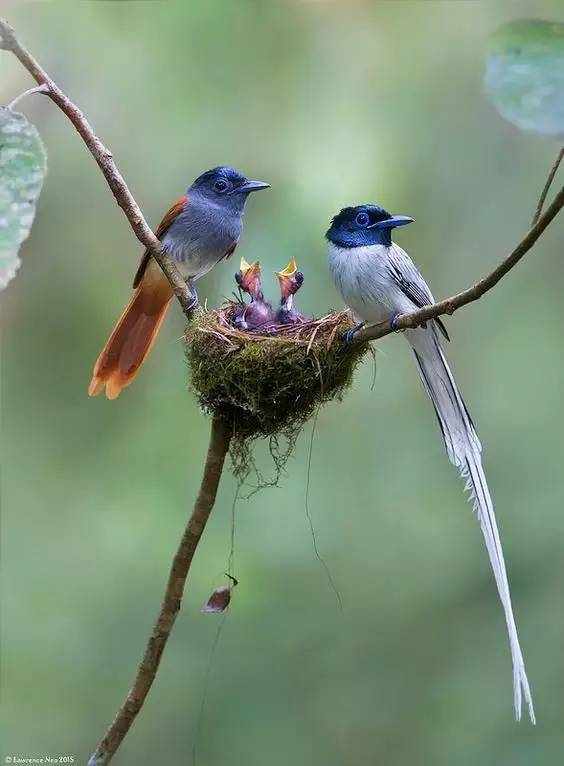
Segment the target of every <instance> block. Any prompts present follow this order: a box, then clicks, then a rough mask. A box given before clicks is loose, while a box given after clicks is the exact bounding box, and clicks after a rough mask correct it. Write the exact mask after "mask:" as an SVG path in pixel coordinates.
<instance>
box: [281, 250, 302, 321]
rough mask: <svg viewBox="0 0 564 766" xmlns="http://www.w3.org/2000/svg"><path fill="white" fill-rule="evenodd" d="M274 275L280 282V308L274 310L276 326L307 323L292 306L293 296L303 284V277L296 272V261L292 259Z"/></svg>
mask: <svg viewBox="0 0 564 766" xmlns="http://www.w3.org/2000/svg"><path fill="white" fill-rule="evenodd" d="M275 274H276V276H277V277H278V281H279V282H280V306H279V307H278V309H277V310H276V314H275V321H276V322H277V323H278V324H298V323H300V322H307V320H308V317H306V316H304V315H303V314H301V313H300V312H299V311H298V310H297V309H296V307H295V306H294V295H295V294H296V293H297V292H298V290H299V289H300V287H301V286H302V285H303V283H304V275H303V273H302V272H301V271H298V267H297V264H296V259H295V258H292V260H291V261H290V263H289V264H288V265H287V266H286V268H285V269H284V270H283V271H276V272H275Z"/></svg>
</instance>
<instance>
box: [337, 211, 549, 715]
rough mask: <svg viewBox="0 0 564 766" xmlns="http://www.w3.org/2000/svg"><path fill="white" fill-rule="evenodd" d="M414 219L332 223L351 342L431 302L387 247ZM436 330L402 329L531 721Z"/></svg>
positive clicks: (398, 254) (493, 526) (501, 578)
mask: <svg viewBox="0 0 564 766" xmlns="http://www.w3.org/2000/svg"><path fill="white" fill-rule="evenodd" d="M412 221H413V219H412V218H408V217H407V216H393V215H390V213H388V212H387V211H386V210H384V209H383V208H381V207H379V206H378V205H359V206H356V207H346V208H343V210H341V212H340V213H339V214H338V215H336V216H335V217H334V218H333V220H332V222H331V226H330V227H329V230H328V231H327V234H326V237H327V239H328V241H329V268H330V271H331V274H332V276H333V279H334V280H335V285H336V287H337V289H338V290H339V292H340V293H341V295H342V296H343V298H344V300H345V303H346V304H347V306H348V307H349V308H350V309H352V311H353V312H354V314H355V315H356V316H357V317H358V319H359V320H360V322H359V324H358V325H356V326H355V327H354V328H353V329H352V330H350V331H349V332H348V333H347V340H348V341H352V339H353V337H354V334H355V332H356V331H357V330H358V329H360V327H362V326H363V325H364V324H365V323H370V324H376V323H379V322H384V321H390V322H391V324H392V327H393V326H394V319H395V317H397V316H399V315H400V314H406V313H410V312H413V311H416V310H417V309H419V308H422V307H423V306H428V305H430V304H432V303H434V299H433V296H432V294H431V291H430V290H429V288H428V286H427V283H426V282H425V280H424V279H423V277H422V276H421V274H420V273H419V271H418V270H417V268H416V267H415V265H414V264H413V262H412V260H411V258H410V257H409V256H408V255H407V253H406V252H404V251H403V250H402V249H401V247H398V245H396V244H395V243H394V242H392V237H391V232H392V230H393V229H394V228H396V227H398V226H404V225H405V224H408V223H412ZM439 333H441V334H442V335H443V337H444V338H446V340H449V338H448V334H447V331H446V329H445V327H444V325H443V323H442V322H441V320H440V319H434V320H431V321H430V322H428V323H427V324H426V325H425V326H423V327H419V328H417V329H411V330H406V331H405V337H406V338H407V340H408V342H409V344H410V345H411V348H412V349H413V352H414V354H415V360H416V363H417V367H418V370H419V375H420V377H421V381H422V383H423V387H424V388H425V390H426V392H427V394H428V395H429V398H430V399H431V401H432V403H433V406H434V408H435V412H436V414H437V419H438V421H439V426H440V428H441V432H442V435H443V439H444V443H445V447H446V450H447V454H448V457H449V459H450V462H451V463H452V464H453V465H454V466H456V468H457V469H458V472H459V474H460V476H461V477H462V478H463V479H465V481H466V485H465V489H466V490H468V491H469V492H470V493H471V497H472V500H473V502H474V510H475V512H476V515H477V517H478V520H479V522H480V527H481V529H482V534H483V536H484V540H485V543H486V548H487V551H488V556H489V559H490V563H491V566H492V569H493V573H494V577H495V581H496V585H497V589H498V592H499V597H500V599H501V603H502V606H503V611H504V614H505V622H506V624H507V632H508V635H509V646H510V648H511V659H512V661H513V691H514V704H515V715H516V718H517V720H520V718H521V705H522V698H523V697H524V698H525V702H526V704H527V706H528V709H529V716H530V718H531V721H532V723H535V713H534V709H533V700H532V697H531V690H530V688H529V682H528V680H527V674H526V673H525V663H524V661H523V655H522V653H521V647H520V645H519V638H518V636H517V627H516V625H515V618H514V616H513V609H512V606H511V596H510V593H509V584H508V582H507V573H506V570H505V561H504V559H503V551H502V548H501V541H500V538H499V532H498V528H497V522H496V518H495V513H494V508H493V502H492V499H491V496H490V492H489V489H488V485H487V482H486V476H485V473H484V469H483V467H482V459H481V451H482V445H481V444H480V440H479V439H478V435H477V434H476V430H475V428H474V424H473V423H472V419H471V417H470V414H469V412H468V409H467V408H466V405H465V404H464V400H463V399H462V395H461V393H460V391H459V390H458V386H457V385H456V381H455V380H454V377H453V375H452V372H451V371H450V368H449V366H448V363H447V360H446V357H445V354H444V352H443V350H442V348H441V343H440V340H439Z"/></svg>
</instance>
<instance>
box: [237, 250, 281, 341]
mask: <svg viewBox="0 0 564 766" xmlns="http://www.w3.org/2000/svg"><path fill="white" fill-rule="evenodd" d="M235 281H236V282H237V284H238V285H239V287H240V288H241V290H242V291H243V292H245V293H247V295H250V296H251V302H250V303H243V304H242V305H241V307H240V309H239V311H238V312H237V313H236V315H235V317H234V320H233V322H234V324H235V326H236V327H238V328H239V329H240V330H255V329H257V328H258V327H262V326H263V325H266V324H270V323H271V322H272V321H273V320H274V312H273V310H272V306H271V305H270V303H268V302H267V301H265V300H264V294H263V292H262V286H261V281H260V261H255V262H254V263H253V264H252V265H251V266H249V264H248V263H247V261H246V260H245V259H244V258H241V266H240V268H239V271H238V272H237V273H236V274H235Z"/></svg>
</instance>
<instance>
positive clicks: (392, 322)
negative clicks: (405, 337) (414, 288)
mask: <svg viewBox="0 0 564 766" xmlns="http://www.w3.org/2000/svg"><path fill="white" fill-rule="evenodd" d="M400 316H401V314H392V316H391V318H390V327H391V328H392V330H393V331H394V332H403V328H401V327H400V328H399V329H398V319H399V318H400Z"/></svg>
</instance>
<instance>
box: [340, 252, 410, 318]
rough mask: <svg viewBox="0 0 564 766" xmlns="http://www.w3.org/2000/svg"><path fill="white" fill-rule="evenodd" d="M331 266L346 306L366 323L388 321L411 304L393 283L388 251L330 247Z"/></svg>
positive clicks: (407, 309)
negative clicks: (386, 252)
mask: <svg viewBox="0 0 564 766" xmlns="http://www.w3.org/2000/svg"><path fill="white" fill-rule="evenodd" d="M329 268H330V270H331V273H332V275H333V279H334V280H335V285H336V287H337V289H338V290H339V292H340V293H341V295H342V296H343V299H344V301H345V303H346V304H347V306H349V308H351V309H352V310H353V311H354V313H355V314H356V316H358V317H359V319H362V321H364V322H370V323H378V322H385V321H387V320H389V319H390V317H391V316H393V315H394V314H398V313H401V312H402V311H409V310H410V309H411V308H412V305H411V303H410V301H409V300H407V299H406V298H405V296H404V295H403V293H402V292H401V290H400V289H399V288H395V286H394V285H393V283H391V279H390V275H389V273H388V270H387V269H388V265H387V261H386V256H385V252H381V251H380V248H379V247H377V246H376V247H375V246H370V247H356V248H341V247H337V246H335V245H331V246H330V250H329Z"/></svg>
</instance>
